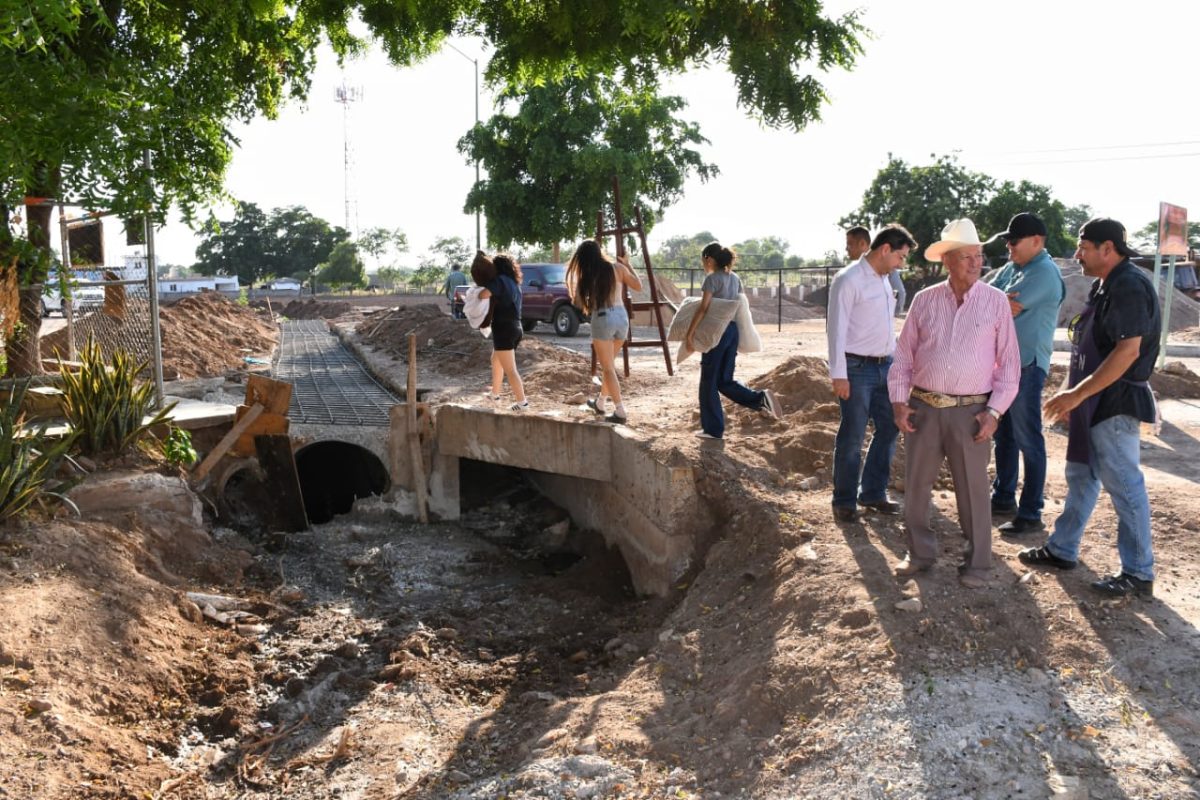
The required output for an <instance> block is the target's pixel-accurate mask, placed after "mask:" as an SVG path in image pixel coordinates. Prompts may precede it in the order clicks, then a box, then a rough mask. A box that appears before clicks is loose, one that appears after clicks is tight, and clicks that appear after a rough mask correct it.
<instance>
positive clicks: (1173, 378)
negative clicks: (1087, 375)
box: [1042, 361, 1200, 400]
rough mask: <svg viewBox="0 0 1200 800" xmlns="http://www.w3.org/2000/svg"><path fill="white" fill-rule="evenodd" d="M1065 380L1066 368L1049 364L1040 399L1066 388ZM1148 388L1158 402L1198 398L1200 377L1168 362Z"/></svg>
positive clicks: (1174, 362)
mask: <svg viewBox="0 0 1200 800" xmlns="http://www.w3.org/2000/svg"><path fill="white" fill-rule="evenodd" d="M1066 379H1067V368H1066V366H1065V365H1063V364H1051V365H1050V374H1049V375H1048V376H1046V386H1045V388H1044V389H1043V390H1042V397H1043V398H1045V399H1049V398H1050V397H1052V396H1053V395H1054V394H1055V392H1057V391H1058V390H1059V389H1061V388H1064V387H1065V386H1066V384H1065V381H1066ZM1150 388H1151V389H1153V390H1154V395H1155V396H1156V397H1157V398H1158V399H1159V400H1178V399H1181V398H1194V397H1200V375H1197V374H1196V373H1194V372H1192V371H1191V370H1190V369H1188V368H1187V366H1186V365H1185V364H1184V363H1183V362H1182V361H1168V362H1167V364H1166V366H1165V367H1163V369H1161V370H1155V371H1154V374H1153V375H1151V376H1150Z"/></svg>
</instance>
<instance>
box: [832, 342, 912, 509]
mask: <svg viewBox="0 0 1200 800" xmlns="http://www.w3.org/2000/svg"><path fill="white" fill-rule="evenodd" d="M891 365H892V360H891V359H890V358H889V359H888V360H887V361H885V362H884V363H882V364H874V363H871V362H869V361H864V360H862V359H858V358H851V357H849V356H847V357H846V377H847V378H849V379H850V397H849V399H846V400H841V399H839V401H838V402H839V403H840V404H841V406H842V424H841V425H840V426H839V427H838V432H837V439H835V440H834V445H833V505H834V506H845V507H848V508H854V507H855V505H856V503H857V502H863V503H875V502H878V501H880V500H885V499H887V483H888V473H889V472H890V471H891V468H892V456H893V455H895V453H896V435H897V434H898V433H899V429H897V428H896V419H895V416H894V415H893V413H892V403H891V401H890V400H889V399H888V386H887V378H888V369H889V368H890V367H891ZM868 419H869V420H870V421H871V422H873V423H874V424H875V435H874V436H873V437H871V447H870V448H869V449H868V450H867V462H866V465H865V466H864V465H863V459H862V445H863V439H865V438H866V436H867V420H868ZM860 471H861V477H862V495H861V497H860V496H859V491H858V486H859V473H860Z"/></svg>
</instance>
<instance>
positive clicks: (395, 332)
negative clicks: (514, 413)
mask: <svg viewBox="0 0 1200 800" xmlns="http://www.w3.org/2000/svg"><path fill="white" fill-rule="evenodd" d="M355 332H356V333H357V334H358V335H359V336H361V337H362V340H363V342H364V343H365V344H368V345H370V346H371V347H374V348H376V349H379V350H382V351H384V352H386V353H388V354H389V355H391V356H392V357H394V358H399V359H401V360H403V359H405V358H407V356H408V335H409V334H410V333H415V334H416V335H417V357H418V362H419V363H422V364H430V365H433V368H434V369H437V370H439V371H442V372H446V371H456V372H460V371H462V370H476V369H478V370H486V369H488V368H489V367H490V366H491V363H492V340H491V339H488V338H484V337H483V336H482V335H481V334H480V333H479V331H477V330H475V329H474V328H472V327H471V326H470V325H468V324H467V321H466V320H461V319H451V318H450V317H449V316H448V315H447V314H446V312H445V311H443V310H442V307H441V306H440V305H435V304H433V303H425V304H422V305H414V306H401V307H400V308H393V309H391V310H388V311H377V312H374V313H371V314H368V315H367V316H366V317H365V318H364V319H363V321H362V322H360V323H359V324H358V325H357V326H356V327H355ZM517 365H518V367H519V368H520V369H521V371H522V373H524V372H525V371H526V370H527V369H530V368H532V367H535V366H539V365H553V366H554V367H555V372H557V371H558V369H560V368H561V369H563V370H566V372H567V373H568V374H570V375H574V372H572V370H575V371H577V370H578V369H579V368H581V369H582V370H583V374H584V375H585V376H586V373H587V359H586V358H585V357H583V356H581V355H579V354H578V353H573V352H571V351H569V350H566V349H564V348H561V347H555V346H554V345H548V344H545V343H543V342H541V341H539V340H537V339H534V338H532V337H529V336H526V337H525V338H524V339H522V340H521V344H520V345H519V346H518V348H517ZM585 380H586V379H585ZM581 385H582V384H581Z"/></svg>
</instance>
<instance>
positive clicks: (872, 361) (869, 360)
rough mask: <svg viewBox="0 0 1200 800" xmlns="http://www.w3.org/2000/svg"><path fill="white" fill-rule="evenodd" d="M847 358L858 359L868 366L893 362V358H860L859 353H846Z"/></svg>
mask: <svg viewBox="0 0 1200 800" xmlns="http://www.w3.org/2000/svg"><path fill="white" fill-rule="evenodd" d="M846 358H857V359H858V360H859V361H865V362H867V363H868V364H886V363H887V362H889V361H891V360H892V357H891V356H860V355H859V354H858V353H846Z"/></svg>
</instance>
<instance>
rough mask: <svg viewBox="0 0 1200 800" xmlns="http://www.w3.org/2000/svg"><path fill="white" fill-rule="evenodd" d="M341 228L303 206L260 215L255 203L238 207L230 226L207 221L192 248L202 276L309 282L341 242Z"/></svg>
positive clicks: (343, 233)
mask: <svg viewBox="0 0 1200 800" xmlns="http://www.w3.org/2000/svg"><path fill="white" fill-rule="evenodd" d="M348 238H349V234H348V233H347V232H346V230H345V229H344V228H340V227H333V226H331V225H330V224H329V223H328V222H326V221H325V220H323V219H321V218H320V217H316V216H313V215H312V214H311V213H309V211H308V209H306V208H304V207H303V206H289V207H288V208H276V209H273V210H272V211H271V213H270V214H269V215H267V214H264V213H263V212H262V210H261V209H259V207H258V206H257V205H255V204H254V203H238V204H237V208H236V209H235V210H234V215H233V219H232V220H230V221H229V222H217V221H216V220H210V221H209V224H208V226H207V227H206V228H205V230H204V231H203V232H202V234H201V240H200V244H199V245H197V247H196V259H197V261H196V265H195V266H194V268H193V269H195V271H196V272H197V273H199V274H201V275H237V276H238V279H239V280H240V281H241V282H242V283H246V284H255V283H258V282H259V281H261V280H263V279H264V278H270V277H294V278H307V277H308V276H309V275H310V274H311V273H312V272H313V271H314V270H316V269H317V267H318V265H320V264H322V263H324V262H326V261H328V260H329V258H330V254H331V253H332V252H333V248H334V245H336V244H337V243H338V242H342V241H345V240H346V239H348Z"/></svg>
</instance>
